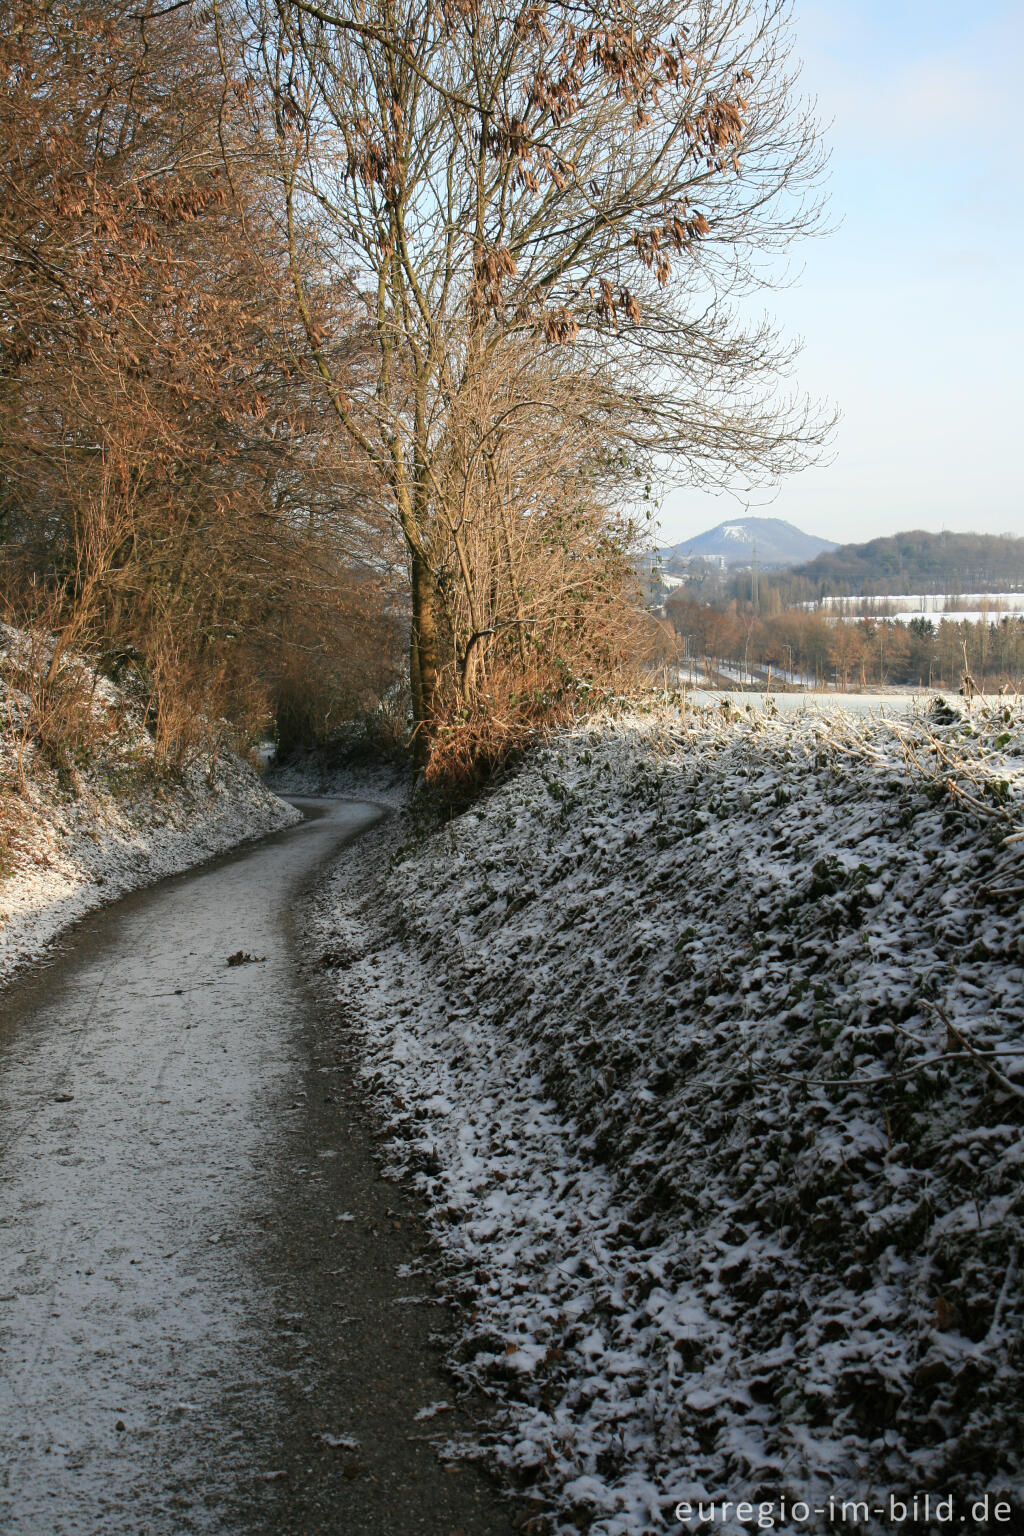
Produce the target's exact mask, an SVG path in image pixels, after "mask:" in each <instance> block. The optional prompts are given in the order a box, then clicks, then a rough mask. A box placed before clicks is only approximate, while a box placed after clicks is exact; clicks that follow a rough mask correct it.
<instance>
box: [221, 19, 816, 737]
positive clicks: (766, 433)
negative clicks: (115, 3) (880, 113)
mask: <svg viewBox="0 0 1024 1536" xmlns="http://www.w3.org/2000/svg"><path fill="white" fill-rule="evenodd" d="M247 14H248V21H249V32H248V36H247V41H246V44H245V47H246V50H247V65H248V68H249V69H250V71H256V70H258V72H259V75H260V77H261V79H262V81H263V83H264V84H265V86H267V87H268V88H269V92H270V100H271V103H272V111H273V114H274V122H275V128H276V134H277V143H278V166H277V173H278V177H279V181H280V185H281V189H282V196H283V208H284V218H285V222H286V227H287V229H286V232H287V239H288V244H289V250H290V259H291V271H292V280H293V283H294V286H295V290H296V294H297V297H298V302H299V307H300V311H301V313H302V315H303V321H304V325H305V329H306V336H307V341H308V355H309V359H310V365H311V368H312V369H313V370H314V371H315V373H316V375H317V376H318V377H319V378H320V380H321V382H322V384H323V387H324V389H325V391H326V392H327V395H328V397H329V399H330V401H331V406H332V409H333V410H334V412H335V413H336V415H337V417H338V419H339V421H340V422H341V423H342V425H343V427H344V429H345V431H346V432H347V433H348V434H349V436H350V438H351V440H352V442H353V443H354V444H355V445H357V447H358V449H359V450H360V452H361V453H362V454H363V455H365V457H366V459H367V461H368V462H369V464H371V465H372V468H373V472H374V474H375V475H376V476H377V477H378V478H379V481H380V484H381V486H382V489H383V490H384V492H385V494H386V495H387V497H388V499H389V501H390V504H391V506H392V508H393V514H394V516H395V519H396V521H397V523H398V525H399V527H400V528H401V531H402V535H403V537H404V540H405V543H406V546H407V550H408V558H409V566H410V579H411V589H412V614H413V623H412V646H411V672H412V680H413V693H414V702H415V709H416V715H417V719H418V720H419V721H421V722H428V721H430V720H431V719H433V718H434V717H435V716H436V714H437V710H438V704H439V699H440V697H441V694H442V693H443V691H444V675H445V673H446V671H452V670H454V672H456V673H458V674H459V675H460V685H461V692H462V695H463V697H464V698H465V697H467V696H471V695H472V694H473V691H474V690H475V689H476V688H477V686H478V683H479V679H480V676H481V671H480V664H481V660H482V659H483V656H484V654H485V653H486V652H487V651H488V650H489V649H490V648H491V647H492V646H493V644H494V636H495V633H496V631H495V622H494V615H493V614H492V613H491V612H490V611H489V610H488V604H487V602H485V601H484V596H485V594H487V593H488V592H491V591H493V583H494V573H495V571H496V570H498V569H499V568H500V560H499V559H497V557H496V556H495V554H494V550H495V547H496V546H500V544H501V542H502V535H501V527H500V525H501V521H502V517H503V516H505V517H507V518H511V519H512V520H513V521H514V522H515V523H516V525H517V527H518V530H519V534H518V537H519V539H520V541H521V540H522V537H523V535H524V533H528V532H531V531H532V530H534V529H535V528H538V527H539V526H540V521H541V520H539V519H538V518H537V517H536V516H535V506H534V505H533V502H532V499H531V492H530V489H529V487H525V488H524V492H523V494H522V495H520V496H519V497H518V499H514V498H513V497H512V495H511V492H510V489H509V485H508V481H507V480H506V481H505V482H504V483H502V481H501V473H502V472H501V470H500V468H499V465H498V462H497V461H498V460H499V459H500V458H501V457H502V454H501V452H500V451H497V452H496V453H492V451H491V450H492V448H494V449H496V450H497V449H498V448H499V444H501V443H503V444H504V452H505V461H506V463H511V462H512V457H513V456H514V455H515V454H516V453H517V452H518V451H519V446H521V445H522V444H523V443H525V442H527V441H528V440H529V437H530V433H532V434H533V442H534V445H535V446H537V445H538V444H539V443H540V440H541V439H545V440H546V441H547V444H548V446H549V448H550V447H551V445H552V444H553V442H554V441H555V440H556V439H557V440H558V441H559V442H560V444H561V447H560V449H559V451H558V452H556V453H555V455H554V458H553V459H552V460H551V461H550V462H551V464H552V465H556V464H557V465H559V466H561V467H562V468H563V469H564V467H565V465H566V460H567V455H569V454H570V453H571V454H572V456H573V464H572V469H571V473H570V479H571V482H572V484H573V486H574V488H575V490H574V493H573V495H570V496H569V497H567V498H566V502H565V507H564V509H563V511H564V514H565V515H566V516H567V517H568V518H569V519H570V521H571V514H570V512H569V509H570V508H571V507H572V506H573V504H574V496H576V492H577V491H578V490H579V489H580V488H581V487H582V486H584V485H587V486H588V487H589V488H590V491H591V493H592V494H590V496H589V499H588V502H587V508H586V513H585V515H583V524H584V525H587V526H589V519H590V518H591V516H592V514H593V512H594V510H595V508H598V509H601V508H608V507H609V506H610V505H611V504H612V503H613V501H614V500H615V499H616V498H617V499H618V500H619V502H620V503H621V502H622V501H623V500H626V499H628V498H629V497H630V496H631V494H632V492H633V491H634V490H635V487H636V484H637V482H638V480H639V481H641V482H642V480H643V478H644V477H646V476H648V475H649V474H650V473H651V471H652V464H653V461H654V459H655V458H656V457H657V456H666V457H667V458H669V459H671V460H674V461H675V464H676V466H677V468H678V469H679V470H680V471H681V472H682V473H684V474H685V475H687V476H688V477H689V478H690V479H691V480H694V481H704V482H706V481H714V482H720V481H722V480H724V479H727V478H728V477H730V476H734V475H736V474H742V475H745V476H749V477H756V476H765V475H767V476H777V475H779V474H781V473H783V472H784V471H786V470H789V469H792V468H796V467H799V466H800V465H801V464H802V463H804V462H806V461H807V459H808V458H809V457H810V456H811V455H813V453H814V451H815V449H816V447H817V445H818V444H819V443H820V442H821V440H822V437H823V434H824V432H825V430H826V424H825V423H824V422H823V421H822V420H821V419H820V418H818V417H816V416H814V415H813V413H811V412H809V411H808V410H807V409H806V408H805V407H803V406H801V405H800V404H799V403H794V402H793V401H788V402H787V401H781V400H780V399H779V398H778V396H777V385H778V379H779V376H780V373H782V372H784V371H785V368H786V366H787V364H788V362H789V359H790V352H789V350H788V349H787V348H786V347H785V345H783V344H782V343H780V341H779V338H778V337H777V336H776V334H775V333H774V331H773V330H772V328H771V326H770V325H769V324H768V323H767V322H762V323H755V324H753V325H747V324H745V323H744V322H743V320H742V319H741V318H740V315H739V312H738V309H737V303H738V301H739V300H740V299H741V298H742V297H743V296H744V295H745V294H747V293H748V292H749V291H750V290H751V289H753V288H756V287H757V286H758V284H759V283H760V282H761V281H762V280H763V275H764V274H763V271H762V263H763V261H764V260H765V259H767V258H768V257H770V256H771V255H772V253H774V252H775V251H777V250H778V249H780V248H783V247H785V246H786V245H787V244H788V242H789V241H790V240H791V239H792V238H793V237H794V236H795V235H797V234H799V233H801V232H805V231H807V230H808V229H810V228H813V227H814V226H815V224H816V220H817V217H818V208H817V204H816V202H815V198H814V188H815V186H816V184H817V179H818V176H819V173H820V170H821V155H820V152H819V148H818V142H817V137H816V133H815V126H814V123H813V121H812V120H811V118H810V117H809V116H808V115H807V114H806V112H804V111H803V109H802V108H801V106H800V104H799V103H798V102H796V101H795V99H794V95H793V84H792V79H791V75H790V72H789V70H788V66H787V59H786V42H787V25H788V7H787V5H786V4H785V3H784V0H764V3H762V4H760V5H753V4H749V3H747V0H699V3H696V4H679V3H673V4H668V3H661V0H638V3H634V4H632V5H629V6H626V7H622V8H617V9H616V10H615V12H614V13H613V14H611V15H610V14H609V13H607V12H603V11H600V10H598V9H597V8H595V7H591V6H588V5H587V4H583V5H568V4H562V3H558V4H554V3H551V4H545V3H529V4H522V5H519V6H514V7H513V8H512V9H511V10H508V11H507V10H504V9H503V8H501V7H499V6H497V5H495V4H493V3H492V0H460V3H455V0H360V3H359V4H355V3H353V4H348V3H346V0H319V3H312V0H249V6H248V13H247ZM331 285H337V286H340V287H343V288H345V289H347V291H348V292H349V293H350V294H351V301H352V304H353V305H361V306H362V312H363V316H364V325H365V330H366V334H367V336H368V338H369V339H370V340H371V342H372V345H373V348H374V351H375V355H376V366H375V368H374V371H373V377H372V379H368V380H366V382H365V384H364V386H363V387H362V388H360V389H356V390H349V389H347V388H345V387H342V386H341V385H340V383H339V380H338V375H337V371H336V364H335V355H336V352H335V338H334V336H333V334H332V332H331V329H330V326H329V324H327V323H325V319H324V316H323V315H322V313H321V311H320V309H319V307H318V303H317V298H316V294H317V291H318V290H319V291H320V292H323V291H325V289H326V288H327V287H329V286H331ZM514 445H519V446H514ZM529 462H530V463H531V465H535V464H536V463H537V462H538V460H537V458H536V456H533V457H530V458H529ZM547 479H548V480H550V475H548V476H547ZM539 483H541V484H543V483H545V476H544V475H543V474H542V475H541V478H540V482H539ZM488 504H489V510H485V507H487V506H488ZM575 505H576V506H577V507H581V506H582V502H581V501H580V500H579V498H578V496H577V497H576V501H575ZM485 524H486V526H487V527H488V528H489V530H491V532H490V535H489V536H488V538H487V540H486V541H485V542H486V544H487V546H488V549H489V551H490V553H489V555H488V558H487V560H485V561H484V562H483V568H481V565H480V561H479V559H478V558H476V557H475V556H474V552H473V549H471V545H475V546H476V548H477V550H479V545H480V540H479V538H475V539H471V538H470V530H471V529H472V530H474V532H475V534H477V535H478V534H479V533H480V530H481V529H482V528H483V526H484V525H485ZM511 542H512V544H513V545H514V544H515V540H512V541H511ZM570 542H571V541H570ZM506 554H507V551H506ZM514 563H515V562H514V560H513V562H512V564H513V565H514ZM452 583H454V584H455V586H457V587H458V588H459V604H460V605H461V607H462V609H463V610H464V614H463V617H462V619H461V620H460V621H459V622H458V623H456V624H455V625H454V626H453V625H452V623H451V622H450V621H448V622H447V629H448V631H449V633H448V634H447V635H446V634H445V633H444V632H443V631H444V629H445V610H446V609H447V610H449V611H450V610H451V609H452V604H451V603H450V602H449V601H448V599H447V597H446V591H447V590H448V589H449V588H450V586H451V584H452ZM570 585H571V584H570ZM515 587H516V581H515V580H513V581H512V582H511V584H510V589H509V592H508V593H507V594H506V595H505V597H504V598H503V599H502V603H503V608H502V614H501V618H500V623H501V624H503V625H505V626H507V627H508V628H509V629H514V628H516V627H517V626H518V627H519V628H520V629H521V630H522V629H524V628H526V627H527V620H528V618H529V617H530V616H529V615H526V614H525V613H523V614H519V613H518V612H517V611H516V609H517V605H519V604H521V593H520V594H519V597H517V596H516V592H515V590H514V589H515ZM557 587H558V584H557V583H556V584H555V592H556V593H557ZM457 631H458V632H461V646H460V644H459V641H460V634H459V633H457ZM521 639H522V636H521V635H520V636H517V637H516V641H515V643H516V646H517V648H518V649H519V650H520V654H521V656H522V659H523V661H524V663H525V660H526V656H527V651H526V647H525V646H524V645H522V644H521V643H520V641H521Z"/></svg>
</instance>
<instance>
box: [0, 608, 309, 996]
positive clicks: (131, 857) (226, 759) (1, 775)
mask: <svg viewBox="0 0 1024 1536" xmlns="http://www.w3.org/2000/svg"><path fill="white" fill-rule="evenodd" d="M24 642H25V637H24V636H19V634H18V632H17V631H14V630H11V629H8V628H6V627H3V626H0V651H3V652H4V659H5V660H6V659H9V658H10V657H11V656H12V647H14V648H15V650H14V654H15V655H16V653H17V650H18V649H20V648H22V647H23V643H24ZM26 649H27V647H26ZM11 675H12V673H11V672H9V671H8V672H5V670H4V669H3V668H0V983H2V982H3V980H4V979H5V978H7V977H9V976H10V975H11V973H12V972H13V971H14V970H15V969H16V968H18V967H19V966H21V965H24V964H26V963H29V962H31V961H34V960H36V959H38V958H39V957H40V956H41V955H42V954H43V953H44V952H45V950H46V948H47V947H48V946H49V945H50V944H51V943H52V942H53V940H54V939H55V938H56V937H57V936H58V935H59V934H60V933H61V932H62V931H63V930H64V929H65V928H67V927H68V926H69V925H70V924H71V923H73V922H74V921H75V920H76V919H77V918H79V917H82V916H83V915H84V914H85V913H86V912H89V911H92V910H93V908H95V907H98V906H100V905H101V904H102V903H104V902H107V901H112V900H114V899H115V898H116V897H117V896H121V895H123V894H124V893H125V892H127V891H130V890H134V889H136V888H137V887H139V886H142V885H146V884H149V883H150V882H151V881H153V880H157V879H159V878H160V877H161V876H163V875H170V874H176V873H177V872H178V871H179V870H183V869H188V868H189V867H190V866H192V865H194V864H198V863H201V862H202V860H204V859H206V858H209V857H211V856H212V855H213V854H217V853H223V852H225V851H226V850H227V849H229V848H232V847H234V845H235V844H237V843H240V842H244V841H246V840H248V839H250V838H254V837H260V836H262V835H263V834H264V833H267V832H272V831H274V830H276V829H277V828H278V827H284V826H289V825H290V824H292V823H293V822H295V821H298V820H300V816H299V813H298V812H297V811H296V810H294V808H293V807H292V806H289V805H286V804H285V803H284V801H282V800H280V799H278V798H277V796H276V795H274V794H272V793H271V792H270V791H269V790H268V789H267V788H266V786H265V785H264V783H263V781H262V779H261V778H260V776H259V774H258V773H257V772H256V771H255V769H254V768H252V767H251V766H250V765H249V764H248V763H245V762H242V761H241V760H240V759H239V758H237V757H235V756H233V755H232V754H231V753H228V752H222V753H220V754H219V756H218V758H217V761H216V763H212V762H208V761H196V762H193V763H192V765H191V766H190V767H189V768H187V769H186V770H185V771H184V772H183V773H182V774H180V775H170V774H168V773H166V772H163V771H158V770H157V769H156V768H155V766H154V762H153V744H152V741H151V739H150V737H149V735H148V734H147V732H146V731H145V730H144V728H143V726H142V723H141V719H140V712H139V710H138V708H137V707H135V706H133V705H132V704H131V703H130V702H129V701H128V700H126V699H125V697H124V695H123V694H122V693H121V692H120V690H119V689H118V688H116V687H115V686H114V684H113V683H111V682H109V681H107V680H106V679H104V678H96V679H94V680H93V686H92V692H91V697H90V700H89V708H90V709H91V710H92V711H93V712H94V715H95V719H96V722H97V724H98V726H99V727H100V729H98V730H97V732H96V736H97V739H98V740H101V741H102V746H98V747H96V748H95V750H94V751H92V752H91V753H90V754H89V755H88V756H87V757H85V756H83V755H81V754H80V760H79V761H78V762H75V761H70V762H67V763H65V764H64V765H63V767H62V769H61V770H60V771H58V769H57V768H55V767H54V766H53V764H52V763H50V762H48V761H47V759H46V758H45V756H44V755H43V754H41V753H40V752H39V751H38V750H37V748H36V746H34V745H33V744H32V743H31V741H29V742H28V744H27V745H23V744H22V731H21V729H20V722H21V719H22V718H23V713H24V711H25V710H26V708H27V703H26V700H25V698H24V696H23V695H21V694H19V692H18V690H17V688H16V687H15V686H13V685H12V683H11V681H10V677H11ZM19 759H20V762H19Z"/></svg>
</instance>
